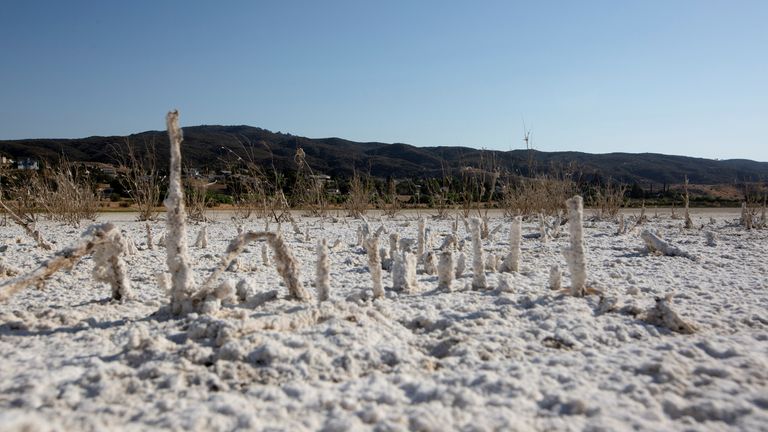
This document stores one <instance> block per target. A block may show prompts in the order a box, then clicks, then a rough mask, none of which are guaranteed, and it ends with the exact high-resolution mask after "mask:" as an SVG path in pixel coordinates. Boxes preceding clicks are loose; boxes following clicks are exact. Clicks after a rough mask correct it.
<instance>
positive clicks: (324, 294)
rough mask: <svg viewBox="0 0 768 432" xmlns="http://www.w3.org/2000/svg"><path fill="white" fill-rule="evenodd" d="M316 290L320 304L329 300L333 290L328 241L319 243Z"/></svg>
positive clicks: (324, 240) (322, 240)
mask: <svg viewBox="0 0 768 432" xmlns="http://www.w3.org/2000/svg"><path fill="white" fill-rule="evenodd" d="M315 289H316V290H317V301H318V302H323V301H326V300H328V298H329V297H330V290H331V264H330V259H329V258H328V240H326V239H321V240H320V241H319V242H317V263H316V265H315Z"/></svg>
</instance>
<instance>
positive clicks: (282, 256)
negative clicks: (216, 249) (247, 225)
mask: <svg viewBox="0 0 768 432" xmlns="http://www.w3.org/2000/svg"><path fill="white" fill-rule="evenodd" d="M257 240H266V241H267V244H268V245H269V246H270V248H272V251H273V252H274V255H275V267H276V268H277V272H278V273H279V274H280V277H282V278H283V281H284V282H285V285H286V286H287V287H288V293H289V295H290V296H291V297H292V298H295V299H297V300H302V301H308V300H310V299H311V296H310V294H309V291H307V289H306V288H305V287H304V284H303V283H302V282H301V274H300V273H299V263H298V261H296V258H294V256H293V252H291V249H290V248H289V247H288V245H287V244H286V243H285V241H284V240H283V237H282V236H281V235H279V234H276V233H273V232H263V231H262V232H253V231H248V232H245V233H243V234H240V235H239V236H237V237H235V238H234V239H233V240H232V241H231V242H230V243H229V246H228V247H227V251H226V253H225V254H224V256H222V257H221V260H220V261H219V265H218V267H216V269H215V270H214V271H213V273H211V275H210V276H209V277H208V279H207V280H206V281H205V283H204V284H203V286H202V288H201V289H200V290H199V291H198V293H197V294H195V296H194V297H195V298H196V299H200V298H203V297H205V296H206V295H207V294H208V291H210V290H211V287H212V286H213V284H214V282H215V281H216V280H217V279H218V278H219V277H220V276H221V274H222V273H223V272H224V271H226V269H227V267H229V265H230V264H231V263H232V261H234V260H235V258H237V257H238V255H240V254H241V253H242V252H243V249H245V247H246V246H247V245H248V243H251V242H253V241H257Z"/></svg>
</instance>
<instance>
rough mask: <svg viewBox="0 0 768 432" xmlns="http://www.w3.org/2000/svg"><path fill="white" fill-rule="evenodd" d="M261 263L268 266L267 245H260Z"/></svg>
mask: <svg viewBox="0 0 768 432" xmlns="http://www.w3.org/2000/svg"><path fill="white" fill-rule="evenodd" d="M261 263H262V264H263V265H264V267H269V266H270V262H269V250H268V249H267V245H262V246H261Z"/></svg>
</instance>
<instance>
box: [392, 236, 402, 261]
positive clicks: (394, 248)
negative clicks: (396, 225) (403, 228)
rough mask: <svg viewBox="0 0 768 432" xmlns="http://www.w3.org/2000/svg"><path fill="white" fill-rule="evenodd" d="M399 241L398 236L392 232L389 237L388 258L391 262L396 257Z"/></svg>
mask: <svg viewBox="0 0 768 432" xmlns="http://www.w3.org/2000/svg"><path fill="white" fill-rule="evenodd" d="M399 241H400V235H399V234H398V233H396V232H393V233H391V234H390V235H389V257H390V258H392V259H393V260H394V259H395V256H396V255H398V252H399V249H398V247H397V246H398V243H399Z"/></svg>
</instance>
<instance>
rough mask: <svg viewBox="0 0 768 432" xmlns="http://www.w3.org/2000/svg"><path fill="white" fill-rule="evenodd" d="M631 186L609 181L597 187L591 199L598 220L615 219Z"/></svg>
mask: <svg viewBox="0 0 768 432" xmlns="http://www.w3.org/2000/svg"><path fill="white" fill-rule="evenodd" d="M627 189H629V187H628V186H627V185H625V184H619V185H616V184H613V183H612V182H611V181H608V182H607V183H606V184H605V185H603V186H600V187H597V188H595V191H594V194H593V195H592V198H591V200H590V206H591V207H592V208H594V211H595V218H596V219H598V220H607V219H615V218H616V217H617V216H618V214H619V211H621V208H622V207H623V206H624V204H625V202H626V198H625V195H626V193H627Z"/></svg>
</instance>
